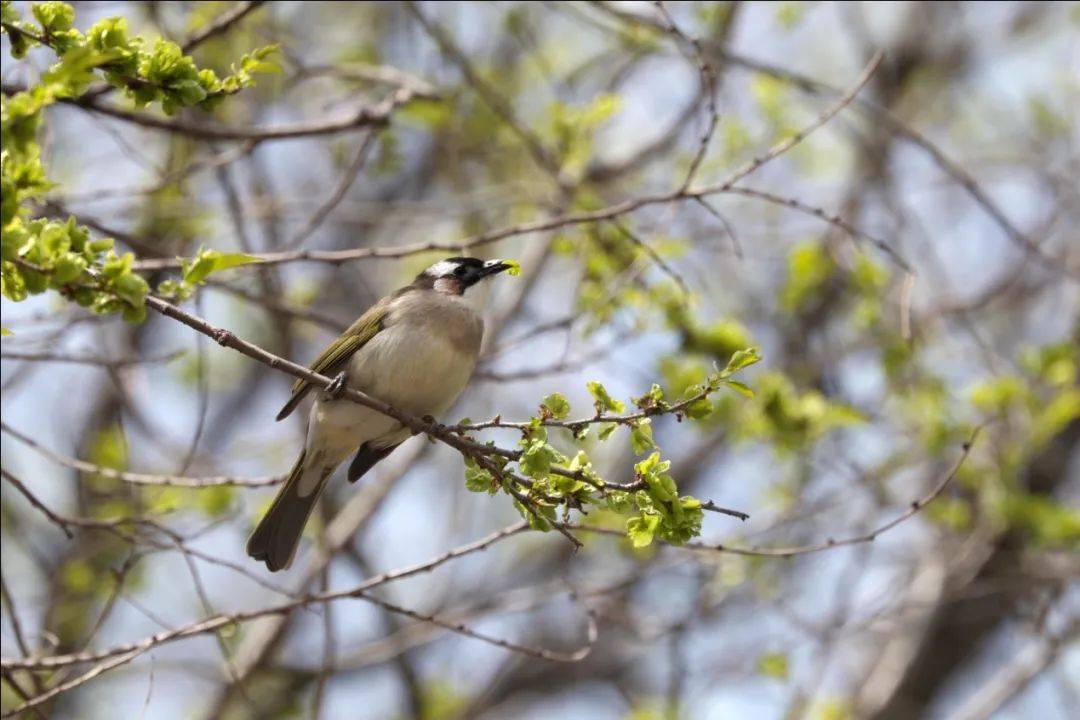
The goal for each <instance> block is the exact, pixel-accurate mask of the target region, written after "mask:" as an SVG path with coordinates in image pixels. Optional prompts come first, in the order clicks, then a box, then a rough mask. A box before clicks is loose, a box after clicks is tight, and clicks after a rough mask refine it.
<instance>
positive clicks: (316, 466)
mask: <svg viewBox="0 0 1080 720" xmlns="http://www.w3.org/2000/svg"><path fill="white" fill-rule="evenodd" d="M517 268H518V265H517V263H516V262H514V261H512V260H511V261H506V260H488V261H486V262H485V261H483V260H477V259H476V258H466V257H452V258H447V259H446V260H441V261H439V262H437V263H435V264H434V265H432V266H431V267H429V268H428V269H426V270H424V271H423V272H422V273H420V274H419V275H417V276H416V279H415V280H413V282H412V284H410V285H407V286H405V287H403V288H401V289H400V290H398V291H397V292H395V293H393V294H392V295H389V296H387V297H384V298H383V299H382V300H380V301H379V302H377V303H375V304H374V305H373V306H372V307H371V308H369V309H368V311H367V312H365V313H364V314H363V315H362V316H360V319H359V320H357V321H356V322H354V323H353V324H352V325H351V326H350V327H349V329H348V330H346V331H345V333H344V334H343V335H342V336H341V337H339V338H338V339H337V340H335V341H334V342H333V343H332V344H331V345H330V346H329V347H328V348H326V349H325V350H323V352H322V354H321V355H319V357H318V358H317V359H316V360H315V362H314V363H313V364H312V365H311V369H312V371H314V372H317V373H320V374H323V375H331V374H335V373H336V376H335V378H334V382H333V383H332V384H331V385H330V386H329V387H328V388H327V389H326V391H325V392H323V393H319V394H318V396H317V397H316V398H315V403H314V404H313V405H312V406H311V412H310V413H309V414H308V428H307V440H306V441H305V443H304V449H303V450H302V451H301V452H300V457H298V458H297V459H296V464H295V465H293V468H292V471H291V472H290V473H289V477H288V478H287V479H286V480H285V484H284V485H283V486H282V488H281V490H280V491H279V492H278V494H277V497H276V498H274V502H273V504H272V505H271V506H270V509H269V510H268V511H267V512H266V515H265V516H264V517H263V519H262V521H261V522H260V523H259V525H258V527H256V528H255V531H254V532H253V533H252V534H251V538H250V539H249V540H248V543H247V552H248V555H250V556H251V557H253V558H255V559H256V560H262V561H264V562H265V563H266V567H267V568H269V569H270V571H271V572H275V571H277V570H281V569H283V568H286V567H288V566H289V564H290V563H291V562H292V559H293V556H294V555H295V554H296V548H297V547H298V546H299V544H300V535H301V534H302V533H303V531H304V525H306V524H307V520H308V517H309V516H310V515H311V510H312V508H314V507H315V501H316V500H318V498H319V495H320V494H321V493H322V491H323V488H324V487H325V486H326V481H327V480H328V479H329V478H330V476H331V475H332V474H333V472H334V470H335V469H336V468H337V466H338V465H340V464H341V462H342V461H343V460H345V458H347V457H348V456H349V455H350V454H352V453H354V452H355V453H356V456H355V457H354V458H353V461H352V463H351V464H350V465H349V482H356V480H357V479H359V478H360V477H361V476H363V474H364V473H366V472H367V471H368V470H370V469H371V468H372V466H374V465H375V463H377V462H379V461H380V460H382V459H383V458H385V457H386V456H387V455H389V454H390V453H391V452H393V450H394V448H396V447H397V446H398V445H400V444H401V443H402V442H403V441H404V440H406V439H407V438H408V437H409V435H410V430H409V428H407V427H405V426H404V425H402V424H401V423H400V422H398V421H397V420H394V419H393V418H391V417H389V416H387V415H383V414H382V413H380V412H378V411H377V410H373V409H371V408H369V407H366V406H364V405H360V404H359V403H355V402H352V401H351V400H348V399H337V396H339V395H340V393H341V391H342V390H344V388H345V387H350V388H354V389H356V390H360V391H362V392H364V393H367V394H368V395H371V396H373V397H375V398H378V399H379V400H382V401H383V402H386V403H388V404H390V405H393V406H394V407H396V408H397V409H399V410H401V411H402V412H405V413H408V414H410V415H416V416H419V417H424V416H436V415H439V414H440V413H442V412H445V411H446V410H447V409H448V408H449V407H450V406H451V405H452V404H453V403H454V401H455V400H457V398H458V395H460V394H461V391H462V390H464V389H465V386H466V385H467V384H468V382H469V378H470V376H471V375H472V372H473V368H474V367H475V366H476V360H477V357H478V356H479V354H480V341H481V339H482V338H483V334H484V321H483V318H481V316H480V313H479V312H478V310H477V308H476V307H474V305H473V303H472V302H471V301H472V299H473V298H472V297H471V296H470V297H469V298H466V296H465V293H466V291H467V290H468V289H469V288H471V287H472V286H474V285H476V284H477V283H479V282H480V281H481V280H483V279H484V278H488V277H491V276H492V275H495V274H497V273H500V272H502V271H504V270H510V271H511V274H516V273H517ZM311 389H312V387H311V385H310V384H309V383H308V382H307V381H306V380H297V381H296V382H295V383H294V384H293V387H292V395H291V397H290V398H289V401H288V402H287V403H285V407H283V408H282V409H281V412H279V413H278V415H277V419H278V420H282V419H284V418H286V417H288V415H289V414H290V413H291V412H292V411H293V410H295V409H296V406H297V405H299V404H300V401H301V400H303V399H304V396H305V395H307V394H308V391H310V390H311Z"/></svg>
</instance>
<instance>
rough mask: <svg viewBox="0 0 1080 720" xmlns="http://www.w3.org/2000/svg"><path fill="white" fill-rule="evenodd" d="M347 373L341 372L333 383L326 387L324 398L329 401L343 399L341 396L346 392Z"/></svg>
mask: <svg viewBox="0 0 1080 720" xmlns="http://www.w3.org/2000/svg"><path fill="white" fill-rule="evenodd" d="M345 379H346V378H345V371H341V372H339V373H338V374H337V375H336V376H335V377H334V379H333V381H332V382H331V383H330V384H329V385H327V386H326V389H325V390H324V391H323V397H324V398H326V399H327V400H337V399H338V398H340V397H341V394H342V393H343V392H345Z"/></svg>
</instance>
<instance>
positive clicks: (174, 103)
mask: <svg viewBox="0 0 1080 720" xmlns="http://www.w3.org/2000/svg"><path fill="white" fill-rule="evenodd" d="M31 13H32V15H33V17H34V20H35V21H36V23H35V22H33V21H30V20H25V19H23V18H22V17H21V16H20V14H19V12H18V10H17V9H16V7H15V5H14V4H13V3H12V2H9V1H7V0H5V1H4V2H3V5H2V16H3V30H4V32H5V33H6V34H7V35H8V36H9V39H10V41H11V54H12V56H13V57H15V58H22V57H23V56H24V55H26V53H27V52H28V51H29V50H30V49H31V48H33V47H35V46H39V45H40V46H44V47H47V48H48V49H50V50H51V51H52V52H53V53H55V55H56V56H57V58H58V59H57V62H56V63H54V64H53V65H52V67H50V68H49V69H48V71H46V72H45V73H43V74H42V75H41V77H40V79H39V81H38V82H37V83H35V84H33V85H31V86H30V87H28V88H26V89H25V90H22V91H20V92H17V93H15V94H13V95H12V96H11V97H8V96H7V95H6V94H5V95H4V96H3V100H2V106H0V113H2V115H0V118H2V135H3V147H2V154H0V192H2V195H3V206H2V213H0V221H2V225H3V227H2V245H0V258H2V279H3V287H2V293H3V296H4V297H6V298H8V299H10V300H13V301H15V302H19V301H21V300H24V299H25V298H26V297H27V296H29V295H37V294H40V293H43V292H45V291H46V290H50V289H51V290H58V291H60V292H61V293H62V294H63V295H64V296H65V297H68V298H70V299H71V300H73V301H74V302H76V303H78V304H79V305H82V306H84V307H87V308H89V309H91V310H92V311H94V312H96V313H121V314H122V315H123V317H124V319H125V320H129V321H132V322H140V321H142V319H143V318H144V317H145V315H146V308H145V299H146V296H147V294H148V292H149V286H148V285H147V283H146V280H144V279H143V278H142V276H140V275H139V274H138V273H137V272H136V271H135V268H134V262H135V256H134V255H133V254H132V253H130V252H127V253H122V254H117V253H116V252H114V251H113V249H112V247H113V241H112V240H110V239H107V238H106V239H96V240H92V239H91V238H90V232H89V230H88V229H87V228H86V227H85V226H82V225H80V224H78V223H77V222H76V220H75V218H73V217H69V218H68V219H67V220H66V221H61V220H55V219H51V218H47V217H36V216H35V213H36V212H37V203H39V202H40V201H41V200H42V199H43V198H44V196H45V193H46V192H48V190H49V189H50V188H52V187H53V184H52V183H51V182H50V181H49V180H48V174H47V172H46V169H45V166H44V164H43V162H42V150H41V146H40V144H39V142H38V138H39V135H40V134H41V131H42V125H43V118H44V113H45V111H46V109H47V108H48V107H49V106H50V105H52V104H54V103H56V102H59V101H65V102H74V103H78V102H79V101H80V99H81V98H82V97H84V96H86V95H87V93H88V92H89V91H90V90H91V83H92V82H93V81H94V80H95V79H97V78H99V77H101V78H103V79H104V80H105V83H106V85H107V86H108V87H111V88H117V89H120V90H122V91H123V93H124V94H125V96H126V97H127V98H128V99H129V100H130V101H131V102H132V103H133V104H134V105H135V106H136V107H144V106H147V105H151V104H157V105H159V106H160V108H161V109H162V110H163V111H164V112H165V113H166V114H167V115H172V114H174V113H175V112H176V111H177V110H178V109H180V108H185V107H197V108H200V109H202V110H212V109H213V108H215V107H216V106H217V105H218V104H219V103H220V102H221V100H222V99H223V98H225V97H226V96H228V95H232V94H234V93H236V92H238V91H239V90H241V89H242V88H245V87H249V86H250V85H252V83H253V82H254V81H253V78H252V74H253V73H259V72H270V71H273V70H274V69H275V66H274V65H273V64H272V63H271V62H270V61H269V60H268V57H269V56H270V54H271V53H273V52H274V50H275V46H273V45H270V46H265V47H262V48H259V49H257V50H255V51H253V52H251V53H249V54H247V55H244V56H243V57H241V58H240V60H239V61H238V62H237V64H236V65H234V66H233V68H232V71H231V73H230V74H229V75H227V76H225V77H223V78H222V77H218V75H217V73H215V72H214V71H213V70H212V69H209V68H199V67H197V66H196V64H195V61H194V60H193V59H192V58H191V57H190V56H187V55H184V53H183V51H182V50H181V49H180V47H179V46H178V45H176V44H175V43H172V42H169V41H167V40H163V39H157V40H155V41H153V42H150V41H149V40H147V39H146V38H143V37H141V36H130V35H129V33H128V27H127V20H125V19H124V18H122V17H113V18H106V19H104V20H100V21H98V22H97V23H95V24H94V25H93V26H92V27H91V28H90V29H89V30H87V32H86V33H85V34H84V33H82V32H80V31H79V30H77V29H76V28H75V27H74V22H75V11H74V9H73V8H72V7H71V6H70V5H68V4H66V3H62V2H44V3H35V4H33V5H32V6H31ZM214 252H215V251H204V252H203V253H201V254H200V256H199V257H198V258H197V259H196V260H195V261H194V263H193V266H192V267H191V268H186V269H185V273H184V278H183V279H182V281H180V282H179V283H176V282H175V281H170V282H171V284H169V285H166V287H165V290H166V292H169V293H171V294H173V295H177V296H186V295H190V292H191V290H192V287H193V285H195V284H197V283H198V282H200V281H201V280H202V279H204V278H205V277H206V276H207V275H208V274H210V273H211V272H215V271H217V270H222V269H225V268H227V267H233V266H235V265H238V264H242V263H243V262H247V261H249V260H245V259H244V258H243V256H239V255H231V254H226V255H221V254H217V255H213V253H214Z"/></svg>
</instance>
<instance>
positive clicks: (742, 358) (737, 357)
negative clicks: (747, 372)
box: [720, 347, 761, 379]
mask: <svg viewBox="0 0 1080 720" xmlns="http://www.w3.org/2000/svg"><path fill="white" fill-rule="evenodd" d="M760 361H761V354H760V353H759V352H758V349H757V348H753V347H751V348H746V349H745V350H739V351H738V352H736V353H734V354H733V355H732V356H731V359H730V360H728V364H727V367H725V368H724V369H723V370H722V371H721V372H720V378H721V379H727V378H728V377H730V376H731V375H734V374H735V373H737V372H739V371H740V370H742V369H743V368H747V367H750V366H751V365H753V364H754V363H757V362H760Z"/></svg>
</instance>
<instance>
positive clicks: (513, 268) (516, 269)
mask: <svg viewBox="0 0 1080 720" xmlns="http://www.w3.org/2000/svg"><path fill="white" fill-rule="evenodd" d="M502 263H503V264H504V265H509V266H510V267H508V268H507V269H506V274H507V275H514V276H517V275H520V274H521V263H519V262H518V261H517V260H503V261H502Z"/></svg>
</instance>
